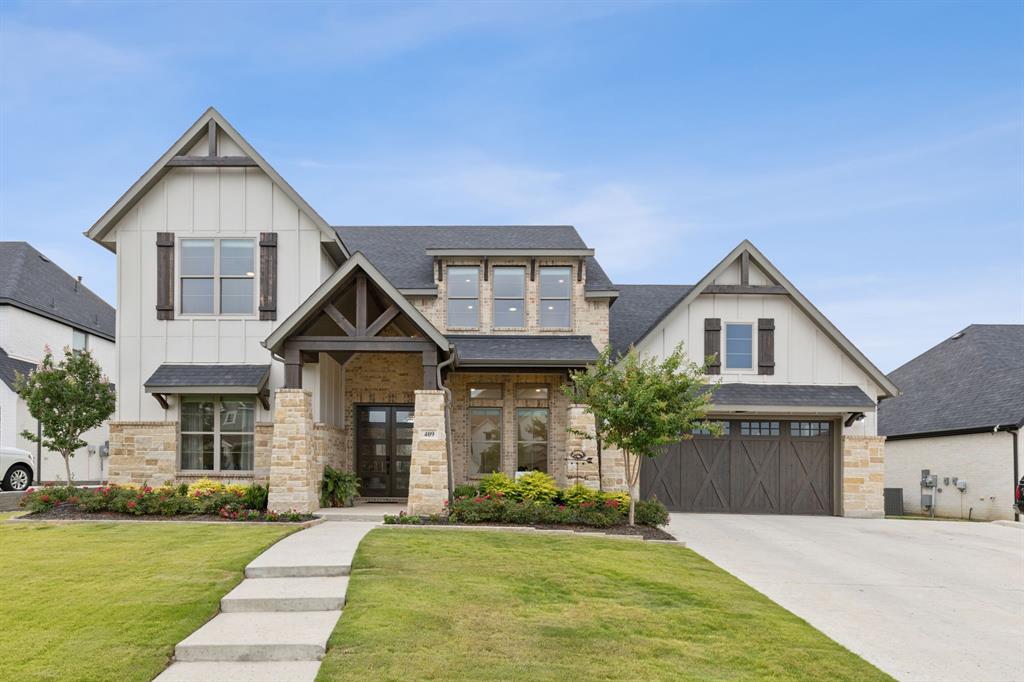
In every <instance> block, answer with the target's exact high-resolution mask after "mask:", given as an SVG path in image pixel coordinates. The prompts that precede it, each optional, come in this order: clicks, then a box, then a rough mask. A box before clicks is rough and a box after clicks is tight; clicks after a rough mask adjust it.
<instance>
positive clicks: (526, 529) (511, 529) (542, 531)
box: [377, 523, 686, 547]
mask: <svg viewBox="0 0 1024 682" xmlns="http://www.w3.org/2000/svg"><path fill="white" fill-rule="evenodd" d="M377 528H402V529H410V530H463V531H489V530H493V531H498V532H504V533H535V534H539V535H561V536H574V537H585V538H597V539H601V540H604V539H609V540H626V541H628V542H640V543H645V542H646V543H651V544H656V545H676V546H678V547H686V543H685V542H683V541H682V540H648V539H646V538H644V537H643V536H642V535H617V534H614V533H602V532H600V531H593V532H589V531H577V530H561V529H558V528H534V527H533V526H482V525H481V526H469V525H457V524H415V523H403V524H399V523H381V524H378V525H377Z"/></svg>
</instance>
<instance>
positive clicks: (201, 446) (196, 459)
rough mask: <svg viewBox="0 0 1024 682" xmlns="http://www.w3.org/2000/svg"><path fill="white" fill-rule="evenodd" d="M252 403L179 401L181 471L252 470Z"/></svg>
mask: <svg viewBox="0 0 1024 682" xmlns="http://www.w3.org/2000/svg"><path fill="white" fill-rule="evenodd" d="M255 434H256V401H255V400H254V399H253V398H248V397H232V396H195V397H192V396H188V397H184V398H183V399H182V402H181V469H182V471H252V468H253V455H254V451H255V440H256V435H255Z"/></svg>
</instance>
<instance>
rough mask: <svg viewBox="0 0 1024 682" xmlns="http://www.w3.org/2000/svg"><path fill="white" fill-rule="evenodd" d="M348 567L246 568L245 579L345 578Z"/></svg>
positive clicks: (319, 565)
mask: <svg viewBox="0 0 1024 682" xmlns="http://www.w3.org/2000/svg"><path fill="white" fill-rule="evenodd" d="M350 568H351V567H350V566H330V565H326V564H302V565H298V566H252V565H249V566H246V567H245V577H246V578H273V579H275V580H278V579H282V578H337V577H344V576H347V575H348V573H349V569H350Z"/></svg>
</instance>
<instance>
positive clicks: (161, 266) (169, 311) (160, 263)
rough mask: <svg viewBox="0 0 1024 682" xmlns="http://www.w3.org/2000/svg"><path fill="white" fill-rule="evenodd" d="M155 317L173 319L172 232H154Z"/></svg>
mask: <svg viewBox="0 0 1024 682" xmlns="http://www.w3.org/2000/svg"><path fill="white" fill-rule="evenodd" d="M156 319H158V320H173V319H174V233H173V232H157V233H156Z"/></svg>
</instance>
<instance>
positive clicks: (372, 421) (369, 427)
mask: <svg viewBox="0 0 1024 682" xmlns="http://www.w3.org/2000/svg"><path fill="white" fill-rule="evenodd" d="M388 416H389V409H388V408H387V407H358V408H356V422H357V424H356V463H357V464H356V466H357V472H358V474H359V478H360V479H362V486H361V487H360V489H359V494H360V495H362V496H363V497H388V496H389V495H390V493H389V490H390V485H389V479H390V471H389V468H388V451H389V450H390V447H389V445H390V442H389V441H390V439H389V437H388V436H389V433H388Z"/></svg>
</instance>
